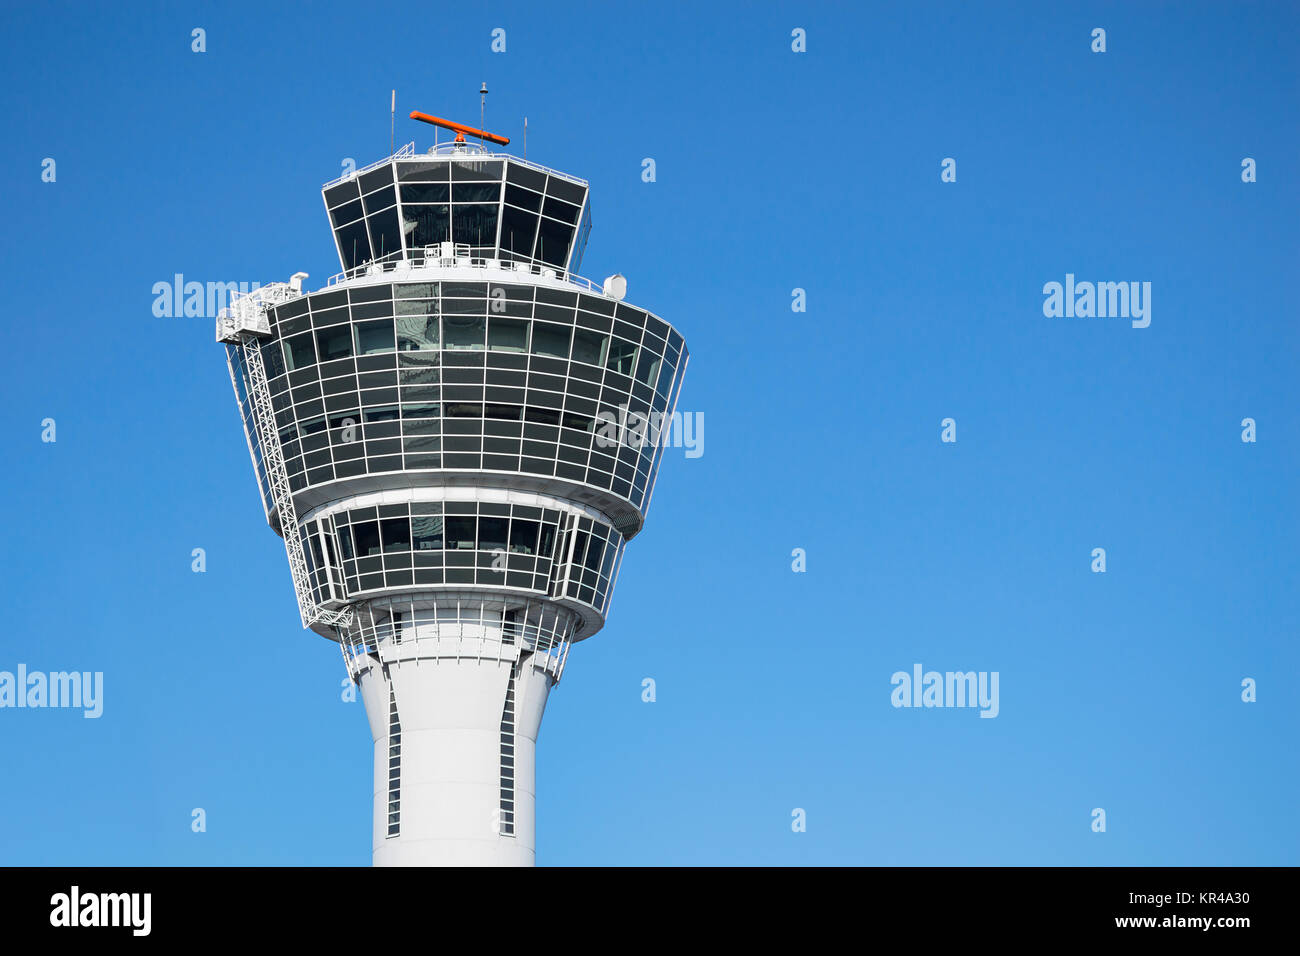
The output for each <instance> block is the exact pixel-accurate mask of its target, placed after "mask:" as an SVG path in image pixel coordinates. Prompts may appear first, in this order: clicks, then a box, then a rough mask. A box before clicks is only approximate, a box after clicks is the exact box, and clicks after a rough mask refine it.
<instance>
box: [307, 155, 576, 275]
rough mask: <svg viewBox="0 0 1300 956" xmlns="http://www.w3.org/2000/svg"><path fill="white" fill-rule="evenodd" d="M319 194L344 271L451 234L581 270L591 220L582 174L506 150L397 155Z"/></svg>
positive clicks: (493, 255)
mask: <svg viewBox="0 0 1300 956" xmlns="http://www.w3.org/2000/svg"><path fill="white" fill-rule="evenodd" d="M323 196H324V199H325V208H326V210H327V211H328V213H329V217H330V226H331V228H332V229H333V230H334V240H335V242H336V244H337V245H338V251H339V260H340V261H341V262H342V264H343V268H344V270H345V271H347V270H351V269H355V268H356V267H358V266H361V265H364V264H365V263H367V262H374V261H379V260H383V259H393V258H403V257H405V258H413V257H416V256H423V255H424V250H425V249H427V248H428V247H429V246H436V245H437V244H439V243H442V242H454V243H463V244H465V245H467V246H469V248H470V255H471V256H473V257H476V258H482V259H504V260H506V261H520V262H533V263H537V264H540V265H546V266H550V267H552V268H555V269H558V270H561V271H564V270H568V271H572V272H577V271H578V270H579V268H581V264H582V254H583V252H584V251H585V248H586V244H587V234H588V233H589V232H590V230H591V212H590V203H589V200H588V196H587V184H586V183H584V182H582V181H581V180H577V179H571V178H569V177H567V176H563V175H561V174H559V173H554V172H549V171H543V170H541V169H538V168H536V167H533V166H529V165H526V164H524V163H522V162H519V161H517V160H514V159H511V158H508V157H461V158H454V157H447V156H443V157H434V156H427V157H413V158H401V159H394V160H392V161H390V162H388V163H385V164H384V165H382V166H379V167H378V168H376V169H372V170H370V171H368V172H365V173H361V174H360V175H358V176H354V177H352V178H351V179H349V180H347V181H346V182H342V183H338V184H335V185H331V186H327V187H326V188H325V189H324V191H323Z"/></svg>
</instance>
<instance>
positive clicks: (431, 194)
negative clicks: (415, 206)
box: [401, 183, 449, 204]
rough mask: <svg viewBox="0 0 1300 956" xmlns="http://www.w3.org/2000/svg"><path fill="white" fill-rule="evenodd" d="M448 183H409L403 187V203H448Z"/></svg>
mask: <svg viewBox="0 0 1300 956" xmlns="http://www.w3.org/2000/svg"><path fill="white" fill-rule="evenodd" d="M448 191H449V190H448V188H447V184H446V183H407V184H405V185H403V186H402V188H401V193H402V203H403V204H406V203H413V202H415V203H421V202H426V203H427V202H446V201H447V199H448V195H447V193H448Z"/></svg>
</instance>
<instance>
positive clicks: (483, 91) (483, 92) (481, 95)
mask: <svg viewBox="0 0 1300 956" xmlns="http://www.w3.org/2000/svg"><path fill="white" fill-rule="evenodd" d="M487 95H488V88H487V82H486V81H485V82H484V83H483V86H482V87H481V88H480V89H479V91H478V128H479V129H483V114H484V112H486V110H487Z"/></svg>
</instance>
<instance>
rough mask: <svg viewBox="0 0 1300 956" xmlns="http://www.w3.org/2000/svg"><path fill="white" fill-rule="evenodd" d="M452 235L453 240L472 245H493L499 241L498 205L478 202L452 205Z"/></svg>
mask: <svg viewBox="0 0 1300 956" xmlns="http://www.w3.org/2000/svg"><path fill="white" fill-rule="evenodd" d="M451 237H452V241H453V242H464V243H468V244H469V245H471V246H492V245H495V244H496V241H497V206H496V205H495V204H487V203H476V204H474V205H464V206H460V205H457V206H452V207H451Z"/></svg>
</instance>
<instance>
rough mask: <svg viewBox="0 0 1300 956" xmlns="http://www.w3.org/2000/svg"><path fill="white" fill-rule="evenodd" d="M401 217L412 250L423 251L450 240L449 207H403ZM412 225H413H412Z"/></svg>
mask: <svg viewBox="0 0 1300 956" xmlns="http://www.w3.org/2000/svg"><path fill="white" fill-rule="evenodd" d="M402 216H403V218H404V220H405V223H406V228H407V229H408V230H409V232H408V236H409V237H410V238H409V239H408V242H409V243H410V245H411V248H412V249H420V250H423V248H424V247H425V246H432V245H435V244H437V243H439V242H446V241H447V240H448V239H449V238H450V229H451V207H450V206H403V207H402ZM412 223H414V225H412Z"/></svg>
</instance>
